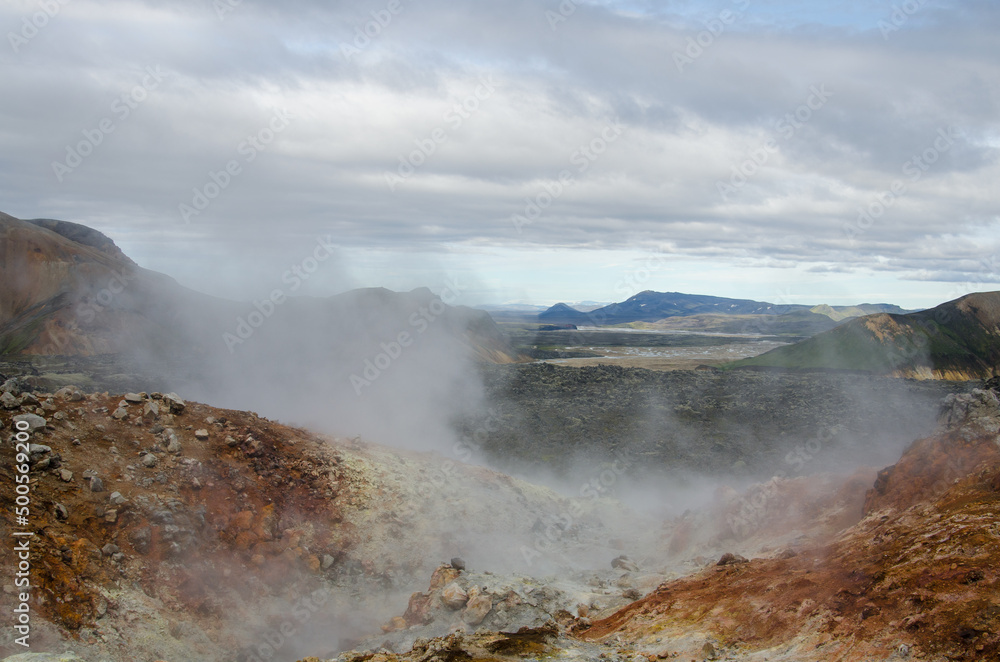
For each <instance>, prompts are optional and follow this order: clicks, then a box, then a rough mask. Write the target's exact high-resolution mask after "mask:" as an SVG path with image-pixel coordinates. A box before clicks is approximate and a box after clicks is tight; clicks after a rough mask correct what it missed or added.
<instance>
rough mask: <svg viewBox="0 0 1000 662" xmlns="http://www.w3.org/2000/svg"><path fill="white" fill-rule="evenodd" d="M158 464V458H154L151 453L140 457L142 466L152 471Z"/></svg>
mask: <svg viewBox="0 0 1000 662" xmlns="http://www.w3.org/2000/svg"><path fill="white" fill-rule="evenodd" d="M159 463H160V458H158V457H156V456H155V455H154V454H152V453H146V454H145V455H143V456H142V466H144V467H148V468H150V469H152V468H153V467H155V466H156V465H157V464H159Z"/></svg>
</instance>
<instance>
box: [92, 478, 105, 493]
mask: <svg viewBox="0 0 1000 662" xmlns="http://www.w3.org/2000/svg"><path fill="white" fill-rule="evenodd" d="M90 491H91V492H103V491H104V481H103V480H101V479H100V478H98V477H97V476H91V477H90Z"/></svg>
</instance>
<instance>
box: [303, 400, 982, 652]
mask: <svg viewBox="0 0 1000 662" xmlns="http://www.w3.org/2000/svg"><path fill="white" fill-rule="evenodd" d="M942 423H943V428H942V429H940V430H939V433H938V434H937V435H935V436H934V437H930V438H927V439H923V440H921V441H918V442H916V443H914V444H913V445H912V446H911V447H910V448H909V449H908V450H907V451H906V453H905V454H904V455H903V457H902V458H901V459H900V461H899V462H898V463H897V464H895V465H893V466H891V467H888V468H887V469H885V470H883V471H880V472H878V475H877V477H876V479H875V481H874V483H867V484H868V485H872V487H871V488H870V489H867V490H865V489H864V484H865V483H860V482H859V477H858V476H853V477H850V478H847V479H846V480H843V481H840V489H839V490H838V491H837V492H835V493H834V494H833V495H830V494H829V492H827V494H828V496H827V498H826V500H825V507H822V508H820V509H819V511H822V512H825V513H826V514H828V515H833V517H832V518H821V519H825V520H826V521H823V522H817V521H816V520H815V519H810V517H809V515H808V514H807V513H805V512H799V515H798V516H799V520H798V522H797V524H792V525H791V526H792V528H794V527H795V526H802V525H803V524H806V523H807V522H810V521H811V522H812V525H811V527H810V526H809V525H808V524H806V526H805V528H806V529H809V528H812V533H813V534H814V535H812V536H800V537H799V538H798V539H797V540H796V542H797V543H798V544H793V545H791V546H788V547H784V548H780V549H777V550H772V551H771V553H770V554H768V555H767V556H760V557H755V558H751V559H747V558H745V557H743V556H741V555H739V554H733V553H728V554H724V555H722V556H721V557H720V558H719V559H718V560H717V561H714V560H713V562H710V563H708V564H706V565H705V566H704V567H703V568H700V569H698V570H695V571H694V572H692V573H691V574H689V575H687V576H685V577H682V578H679V579H674V580H671V581H667V582H664V583H663V584H661V585H659V586H658V587H657V588H656V589H655V590H654V591H652V592H650V593H649V594H647V595H645V596H644V597H643V598H641V599H639V600H637V601H635V602H632V603H631V604H629V605H627V606H625V607H624V608H622V609H621V610H619V611H617V612H615V613H614V614H611V615H610V616H606V617H603V618H601V617H600V615H596V616H597V618H596V619H593V618H590V615H591V614H590V612H589V610H588V606H587V604H586V602H583V603H581V604H579V605H578V607H577V609H576V610H575V612H574V611H573V610H571V609H570V610H567V609H563V610H558V609H556V610H554V611H551V612H550V613H551V614H552V619H551V620H550V621H549V622H548V623H546V624H544V625H538V624H527V625H525V626H524V627H521V628H519V629H518V630H516V631H514V630H513V628H508V629H507V630H506V631H502V632H496V631H491V630H490V628H483V629H480V630H477V631H476V632H475V633H473V634H471V635H470V634H467V633H464V632H462V631H458V632H454V633H452V634H449V635H447V636H444V637H438V638H434V639H425V638H418V639H417V640H415V641H414V642H413V644H412V649H411V650H409V651H408V652H405V653H402V654H396V653H393V652H391V642H389V643H388V645H386V646H385V647H383V648H382V649H381V650H368V651H365V652H351V653H345V654H342V655H341V656H339V657H338V658H337V660H338V661H339V662H367V661H369V660H372V661H378V662H390V661H395V660H406V661H413V662H416V661H425V660H458V659H466V660H467V659H474V660H523V659H534V660H539V659H551V658H576V659H593V660H598V659H600V660H617V661H626V660H628V661H630V662H640V661H646V660H649V661H652V660H658V659H683V660H722V659H724V660H734V661H745V662H764V661H766V660H767V661H771V662H793V661H794V662H813V661H815V662H820V661H823V662H841V661H842V662H861V661H865V662H867V661H872V660H905V659H921V660H935V661H937V660H940V661H944V660H970V661H972V660H975V661H979V660H995V659H998V656H1000V634H998V632H1000V597H998V596H1000V593H998V591H997V588H998V580H1000V576H998V571H997V568H998V567H1000V565H998V561H1000V552H998V547H997V539H998V538H1000V523H998V516H997V509H998V507H1000V445H998V442H997V433H998V431H1000V398H998V396H997V392H996V391H994V390H977V391H975V392H973V393H972V394H968V395H962V396H959V397H952V398H949V399H948V400H947V402H946V408H945V411H944V414H943V417H942ZM787 487H788V486H784V488H787ZM761 488H762V489H766V486H761ZM784 488H772V489H770V490H767V492H768V496H767V498H766V499H764V503H765V510H770V511H771V512H770V517H767V518H765V520H766V521H765V520H762V521H761V522H759V524H760V526H761V527H762V528H761V529H759V530H758V531H756V533H755V534H754V535H755V536H757V537H758V539H763V540H767V539H771V540H775V539H776V538H775V537H774V536H773V535H772V532H771V530H770V529H771V527H773V525H774V524H776V523H777V522H778V521H779V520H780V519H781V513H788V512H791V511H793V510H794V508H793V507H792V506H793V504H795V503H801V501H800V500H799V499H797V498H795V495H794V494H790V493H788V490H787V489H784ZM791 491H792V492H795V490H794V489H792V490H791ZM783 493H784V496H782V494H783ZM788 497H792V498H788ZM744 498H752V496H748V495H745V496H744ZM734 500H736V501H738V500H739V498H738V497H732V496H731V497H730V498H729V499H723V501H728V504H729V506H730V507H731V506H732V502H733V501H734ZM859 500H863V502H864V504H863V508H862V509H860V511H859V512H856V513H855V514H854V515H850V514H848V512H847V511H845V510H844V509H843V508H842V506H843V505H845V503H853V504H854V505H857V504H858V502H859ZM821 501H823V500H822V499H821V500H814V503H813V504H812V505H813V506H814V507H815V506H818V505H819V504H820V502H821ZM808 509H809V508H806V509H805V510H808ZM838 513H840V515H839V516H838ZM814 514H816V513H814ZM845 515H846V516H847V517H849V518H850V517H853V518H854V519H855V520H856V522H855V523H854V524H852V525H850V526H848V527H846V528H839V527H840V525H841V524H843V523H844V521H845V520H844V519H843V516H845ZM786 524H788V523H787V522H786ZM786 533H787V532H786ZM671 538H672V539H673V540H676V539H677V534H676V532H675V533H674V534H673V535H672V536H671ZM679 544H680V546H681V547H683V546H684V543H683V542H681V543H679ZM477 581H482V578H471V577H470V578H466V581H464V582H463V581H462V576H461V574H459V573H457V571H455V570H453V569H452V568H450V567H447V566H445V567H442V568H439V569H438V571H437V572H436V573H435V575H434V577H433V578H432V581H431V586H430V590H429V591H428V592H427V593H417V594H414V595H413V596H412V597H411V599H410V605H409V608H408V609H407V611H406V612H405V613H404V614H403V615H402V616H401V617H399V621H400V622H399V626H400V627H403V626H404V625H405V626H407V627H409V628H410V629H412V630H416V631H418V632H419V631H420V628H421V627H422V623H423V622H424V620H423V618H424V615H425V614H426V613H427V612H428V611H430V612H431V613H432V615H433V612H434V610H437V612H438V613H441V614H444V615H445V619H446V620H448V619H449V618H450V619H452V620H453V622H456V623H461V622H466V623H467V622H468V620H469V616H468V614H469V612H477V610H476V609H475V606H474V601H475V600H479V599H480V598H482V597H483V596H484V595H490V593H488V592H487V591H485V590H481V591H480V590H476V583H477ZM504 588H506V587H504ZM474 592H475V593H474ZM473 596H475V597H473ZM518 602H522V603H523V602H524V595H523V593H519V592H516V591H513V592H506V593H505V592H504V589H501V590H500V591H495V592H493V594H492V595H490V603H489V604H490V605H491V606H492V609H493V610H495V611H499V610H500V609H501V608H503V609H505V610H506V609H509V607H508V606H507V605H508V604H512V603H513V604H517V603H518ZM485 607H486V603H485V602H484V604H483V608H482V609H480V610H478V612H477V613H476V614H475V615H474V618H479V615H478V614H479V612H485ZM306 662H321V661H320V660H319V658H308V659H307V660H306Z"/></svg>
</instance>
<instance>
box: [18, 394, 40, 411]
mask: <svg viewBox="0 0 1000 662" xmlns="http://www.w3.org/2000/svg"><path fill="white" fill-rule="evenodd" d="M40 404H42V403H41V402H39V400H38V398H36V397H35V394H34V393H32V392H31V391H26V392H25V393H23V394H22V395H21V405H22V406H24V407H27V406H29V405H31V406H33V407H37V406H38V405H40Z"/></svg>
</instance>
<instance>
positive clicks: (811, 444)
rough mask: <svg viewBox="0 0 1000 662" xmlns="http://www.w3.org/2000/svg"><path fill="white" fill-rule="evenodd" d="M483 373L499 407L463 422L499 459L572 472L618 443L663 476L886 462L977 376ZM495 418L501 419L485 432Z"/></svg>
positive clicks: (638, 471)
mask: <svg viewBox="0 0 1000 662" xmlns="http://www.w3.org/2000/svg"><path fill="white" fill-rule="evenodd" d="M483 372H484V378H483V379H484V383H485V385H486V386H485V388H486V397H485V398H484V402H486V403H488V405H489V406H490V407H491V410H490V413H486V412H482V413H480V414H479V418H478V419H472V420H470V421H468V422H466V423H465V424H464V426H465V427H464V432H465V434H466V436H468V437H469V438H472V439H473V441H474V442H475V445H477V446H478V447H479V448H481V449H482V451H483V452H484V453H485V455H486V456H487V457H488V458H489V459H490V461H491V462H493V463H494V464H495V465H497V466H500V467H503V468H505V469H507V470H509V471H512V472H518V471H530V470H531V469H532V468H533V467H535V468H537V467H540V466H542V467H546V468H555V469H557V470H563V471H567V472H572V471H573V470H575V467H576V466H578V464H579V462H580V461H581V460H583V461H588V462H592V461H597V462H600V461H606V460H609V459H614V457H615V451H619V452H620V453H625V454H627V456H628V457H629V458H630V459H631V461H630V467H631V469H630V472H629V473H630V475H632V476H635V477H641V476H642V475H643V474H646V475H648V476H651V477H653V478H658V479H661V480H662V477H663V476H671V477H677V476H678V475H680V476H681V477H684V476H691V475H692V473H698V474H724V475H728V476H732V475H737V476H738V475H743V476H748V477H752V478H755V479H758V480H760V479H764V480H766V479H767V478H769V477H771V476H773V475H775V474H781V475H803V474H809V473H816V472H817V471H827V470H830V468H831V467H834V466H836V467H849V468H852V467H857V466H860V465H864V464H874V465H878V466H881V465H884V464H888V463H890V462H893V461H895V459H896V458H898V457H899V454H900V453H901V452H902V450H903V449H904V448H905V447H906V445H907V444H908V443H909V442H910V441H912V440H913V439H915V438H917V437H921V436H925V435H927V434H930V433H931V432H932V431H933V429H934V426H935V416H936V412H937V408H938V405H939V402H940V401H941V399H942V398H943V397H945V396H946V395H948V394H949V393H963V392H967V391H969V390H970V389H972V388H974V387H975V385H976V384H978V382H974V383H973V382H943V381H913V380H901V379H892V378H881V377H869V376H860V375H850V374H833V373H826V374H824V373H815V374H792V373H783V372H750V371H732V372H719V371H707V370H704V371H703V370H678V371H670V372H660V371H651V370H642V369H632V368H622V367H616V366H596V367H589V368H567V367H559V366H554V365H548V364H529V365H508V366H488V367H486V368H484V371H483ZM488 417H492V418H493V419H494V423H495V424H494V426H493V428H494V429H492V430H491V432H490V434H489V435H488V436H483V435H479V436H476V435H475V431H476V428H477V426H478V425H479V420H482V419H485V418H488ZM470 443H472V442H470Z"/></svg>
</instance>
